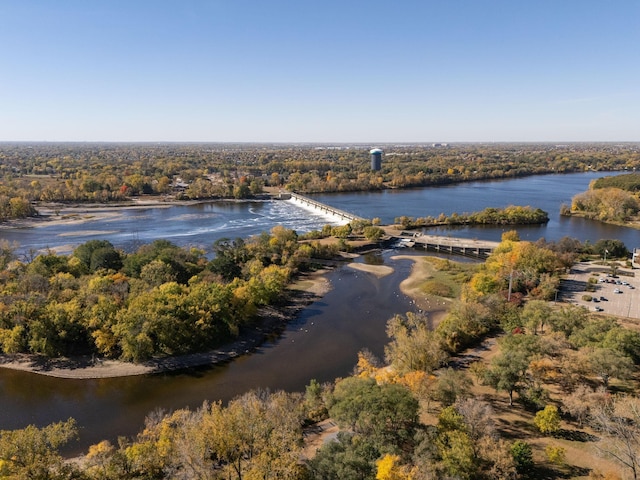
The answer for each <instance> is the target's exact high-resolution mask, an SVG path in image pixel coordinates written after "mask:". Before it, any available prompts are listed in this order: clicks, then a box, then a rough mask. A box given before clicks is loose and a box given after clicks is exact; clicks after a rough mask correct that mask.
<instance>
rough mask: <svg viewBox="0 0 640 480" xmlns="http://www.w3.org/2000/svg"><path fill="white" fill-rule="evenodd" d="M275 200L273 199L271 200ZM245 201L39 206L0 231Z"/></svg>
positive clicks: (2, 224) (1, 226)
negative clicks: (130, 212)
mask: <svg viewBox="0 0 640 480" xmlns="http://www.w3.org/2000/svg"><path fill="white" fill-rule="evenodd" d="M266 199H267V197H260V198H253V199H246V201H264V200H266ZM269 199H271V196H269ZM239 201H245V200H235V199H226V198H212V199H206V200H176V199H174V198H165V199H163V198H159V197H154V198H145V197H137V198H134V199H132V200H130V201H128V202H118V203H112V204H109V203H86V204H82V203H73V204H62V203H43V204H41V205H38V206H36V210H37V211H38V215H37V216H35V217H27V218H20V219H14V220H9V221H7V222H0V230H2V229H13V228H38V227H44V226H54V225H75V224H78V225H81V224H84V223H87V222H90V221H92V220H102V219H105V218H115V217H117V216H118V215H119V214H118V212H119V211H122V210H134V209H139V208H170V207H172V206H180V205H186V206H188V205H198V204H201V203H211V202H239Z"/></svg>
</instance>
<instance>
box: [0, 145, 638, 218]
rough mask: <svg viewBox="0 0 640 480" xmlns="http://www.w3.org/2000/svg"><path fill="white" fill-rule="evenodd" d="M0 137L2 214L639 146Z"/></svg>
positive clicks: (477, 170)
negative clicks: (374, 158) (375, 157)
mask: <svg viewBox="0 0 640 480" xmlns="http://www.w3.org/2000/svg"><path fill="white" fill-rule="evenodd" d="M381 147H382V148H384V151H385V156H384V161H383V162H382V169H381V170H380V171H371V169H370V163H369V156H368V151H369V146H363V145H338V146H329V145H266V144H258V145H250V144H246V145H245V144H240V145H234V144H71V143H69V144H66V143H43V144H26V143H25V144H22V143H2V144H0V221H3V220H7V219H11V218H22V217H25V216H32V215H35V214H36V213H37V205H38V203H40V202H47V203H51V202H61V203H78V202H100V203H103V202H122V201H127V200H129V199H131V198H132V197H135V196H140V195H157V196H160V197H161V198H166V199H169V198H172V199H215V198H247V197H250V196H255V195H259V194H260V193H262V192H263V190H264V188H265V187H272V188H285V189H289V190H294V191H298V192H302V193H313V192H336V191H357V190H375V189H384V188H407V187H419V186H428V185H436V184H446V183H455V182H464V181H471V180H483V179H495V178H512V177H519V176H525V175H533V174H543V173H565V172H578V171H585V170H602V171H609V170H625V169H626V170H633V169H635V168H637V167H638V166H639V165H640V147H639V146H638V145H637V144H620V145H615V144H567V145H551V144H477V145H476V144H460V145H448V146H436V147H434V146H430V145H381Z"/></svg>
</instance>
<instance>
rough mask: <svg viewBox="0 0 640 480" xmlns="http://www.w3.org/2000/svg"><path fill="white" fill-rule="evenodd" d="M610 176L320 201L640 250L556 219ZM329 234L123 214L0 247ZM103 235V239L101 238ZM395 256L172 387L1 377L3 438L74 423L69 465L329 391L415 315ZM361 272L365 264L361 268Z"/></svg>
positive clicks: (272, 214) (615, 230) (224, 207)
mask: <svg viewBox="0 0 640 480" xmlns="http://www.w3.org/2000/svg"><path fill="white" fill-rule="evenodd" d="M599 176H602V174H600V173H595V172H588V173H581V174H571V175H546V176H536V177H527V178H522V179H514V180H505V181H491V182H473V183H468V184H461V185H451V186H442V187H432V188H426V189H416V190H403V191H384V192H371V193H349V194H334V195H316V196H314V198H316V199H318V200H320V201H322V202H325V203H328V204H330V205H332V206H335V207H337V208H339V209H342V210H346V211H349V212H352V213H355V214H357V215H360V216H363V217H366V218H373V217H379V218H381V219H382V221H383V222H384V223H390V222H392V221H393V219H394V218H395V217H397V216H400V215H408V216H415V217H417V216H426V215H432V216H436V215H438V214H439V213H441V212H443V213H445V214H450V213H452V212H454V211H455V212H458V213H464V212H471V211H477V210H480V209H483V208H485V207H487V206H492V207H502V206H508V205H531V206H532V207H536V208H542V209H543V210H546V211H548V212H549V214H550V218H551V220H550V222H549V224H547V225H546V226H536V227H526V228H518V231H519V232H520V235H521V237H522V238H523V239H531V240H537V239H538V238H540V237H545V238H547V239H548V240H558V239H560V238H562V237H563V236H571V237H575V238H578V239H580V240H583V241H584V240H589V241H592V242H595V241H597V240H598V239H600V238H617V239H620V240H622V241H623V242H624V243H625V244H626V245H627V247H629V248H633V246H637V245H638V244H639V243H640V232H638V231H637V230H633V229H629V228H623V227H615V226H610V225H604V224H601V223H599V222H593V221H588V220H584V219H579V218H563V217H560V215H559V214H558V212H559V209H560V205H561V204H562V203H569V202H570V201H571V197H572V196H573V195H575V194H576V193H579V192H581V191H584V190H586V189H587V187H588V185H589V182H590V181H591V180H592V179H594V178H598V177H599ZM327 222H328V219H327V218H323V217H319V216H317V215H314V214H311V213H310V212H308V211H304V210H302V209H300V208H299V207H296V206H294V205H292V204H290V203H288V202H283V201H275V202H240V203H236V202H234V203H226V202H217V203H211V204H198V205H190V206H172V207H169V208H145V209H127V210H122V211H121V212H119V213H118V215H117V216H115V217H112V218H109V219H104V220H99V219H96V220H94V221H91V222H89V223H85V224H82V225H80V226H78V225H50V226H42V227H38V228H27V229H14V230H1V231H0V236H1V238H6V239H8V240H11V241H17V242H19V243H20V248H21V249H23V250H27V249H31V248H33V249H41V248H45V247H58V246H63V245H76V244H79V243H82V242H84V241H87V240H89V239H94V238H106V239H108V240H110V241H111V242H112V243H114V245H116V246H117V247H119V248H124V249H128V250H131V249H133V248H135V247H136V246H137V245H138V244H140V243H143V242H150V241H152V240H153V239H155V238H165V239H168V240H171V241H172V242H174V243H176V244H178V245H192V246H199V247H202V248H205V249H207V248H208V247H209V246H210V245H211V244H212V243H213V242H214V241H215V240H216V239H218V238H222V237H231V238H235V237H246V236H249V235H254V234H257V233H260V232H261V231H265V230H269V229H270V228H271V227H272V226H274V225H276V224H283V225H284V226H287V227H288V228H294V229H297V230H298V231H306V230H310V229H314V228H319V227H320V226H322V225H324V224H325V223H327ZM98 232H100V233H98ZM502 232H503V229H502V228H461V229H454V230H450V229H446V230H442V229H441V230H439V233H442V234H445V235H457V236H462V237H468V238H481V239H490V240H499V239H500V235H501V234H502ZM393 253H394V252H391V251H386V252H382V253H381V254H380V255H378V256H377V257H376V258H375V261H376V262H384V263H385V264H387V265H390V266H392V267H393V268H394V269H395V271H394V273H393V274H391V275H389V276H387V277H383V278H377V277H375V276H373V275H371V274H368V273H363V272H359V271H356V270H353V269H349V268H346V267H343V268H339V269H337V270H336V271H334V272H331V273H330V274H329V275H328V279H329V281H330V282H331V284H332V286H333V288H332V290H331V291H330V292H329V293H328V294H327V295H326V296H325V297H323V298H322V299H321V300H320V301H318V302H315V303H313V304H312V305H310V306H309V308H307V309H306V310H305V311H304V312H303V313H302V314H301V315H300V316H299V318H298V319H297V320H296V321H295V322H294V323H292V324H291V325H289V327H288V328H287V329H286V330H285V332H284V334H283V335H282V336H281V337H280V338H279V339H276V340H274V341H273V342H272V343H267V344H265V345H263V346H262V347H261V348H259V349H258V350H257V351H256V352H255V353H252V354H251V355H247V356H243V357H241V358H239V359H236V360H234V361H232V362H229V363H227V364H224V365H221V366H216V367H213V368H209V369H198V370H193V371H189V372H181V373H173V374H166V375H153V376H143V377H132V378H115V379H100V380H68V379H55V378H49V377H43V376H39V375H35V374H30V373H25V372H17V371H10V370H4V369H0V429H13V428H21V427H24V426H26V425H28V424H36V425H38V426H43V425H46V424H48V423H50V422H53V421H59V420H66V419H67V418H69V417H74V418H75V419H76V420H77V421H78V424H79V426H80V428H81V432H80V441H79V442H77V443H75V444H74V445H72V446H71V447H70V449H69V450H68V451H67V453H70V454H74V453H79V452H81V451H86V448H87V447H88V446H89V445H91V444H92V443H96V442H98V441H100V440H102V439H105V438H107V439H111V440H114V439H115V438H117V437H118V436H120V435H133V434H135V433H136V432H138V431H139V430H140V429H141V428H142V426H143V421H144V417H145V416H146V415H147V414H148V413H150V412H152V411H153V410H155V409H164V410H166V411H169V410H174V409H178V408H183V407H190V408H195V407H198V406H199V405H201V404H202V402H203V401H205V400H208V401H216V400H222V401H226V400H229V399H230V398H232V397H234V396H236V395H239V394H242V393H243V392H246V391H248V390H250V389H252V388H269V389H272V390H276V389H286V390H289V391H292V390H303V389H304V386H305V385H307V384H308V383H309V381H310V380H311V379H313V378H315V379H317V380H319V381H321V382H322V381H329V380H332V379H334V378H335V377H338V376H344V375H347V374H348V373H349V372H350V371H351V370H352V368H353V366H354V365H355V363H356V361H357V352H358V351H359V350H361V349H362V348H368V349H370V350H372V351H373V352H374V353H375V354H377V355H378V356H382V354H383V348H384V344H385V343H386V341H387V339H386V335H385V323H386V321H387V319H388V318H390V317H391V316H392V315H393V314H395V313H399V312H400V313H404V312H407V311H413V310H414V309H415V306H414V305H413V304H412V302H411V301H410V300H409V299H408V298H406V297H405V296H404V295H402V294H401V293H400V292H399V287H398V284H399V282H400V281H401V280H402V279H404V278H406V276H407V275H408V273H409V270H410V266H411V264H410V262H408V261H406V260H402V261H398V260H392V259H391V257H392V256H393ZM361 261H362V259H361Z"/></svg>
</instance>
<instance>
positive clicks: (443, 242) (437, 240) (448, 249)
mask: <svg viewBox="0 0 640 480" xmlns="http://www.w3.org/2000/svg"><path fill="white" fill-rule="evenodd" d="M393 230H394V229H393V227H387V228H385V231H386V232H387V235H389V236H391V237H393V238H397V239H399V240H400V241H401V242H403V243H405V244H406V245H408V246H416V245H420V246H422V247H423V248H424V249H425V250H431V251H434V252H440V253H448V254H453V255H464V256H468V257H476V258H487V257H488V256H489V255H491V253H492V252H493V251H494V250H495V249H496V247H497V246H498V245H499V242H492V241H491V240H475V239H470V238H456V237H446V236H442V235H425V234H423V233H421V232H406V231H401V232H400V233H398V232H394V231H393Z"/></svg>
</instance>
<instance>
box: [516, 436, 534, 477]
mask: <svg viewBox="0 0 640 480" xmlns="http://www.w3.org/2000/svg"><path fill="white" fill-rule="evenodd" d="M511 455H512V456H513V460H514V461H515V464H516V470H518V472H519V473H526V472H528V471H529V470H530V469H531V467H532V466H533V450H532V448H531V445H529V444H528V443H527V442H525V441H523V440H516V441H515V442H513V444H512V445H511Z"/></svg>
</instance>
